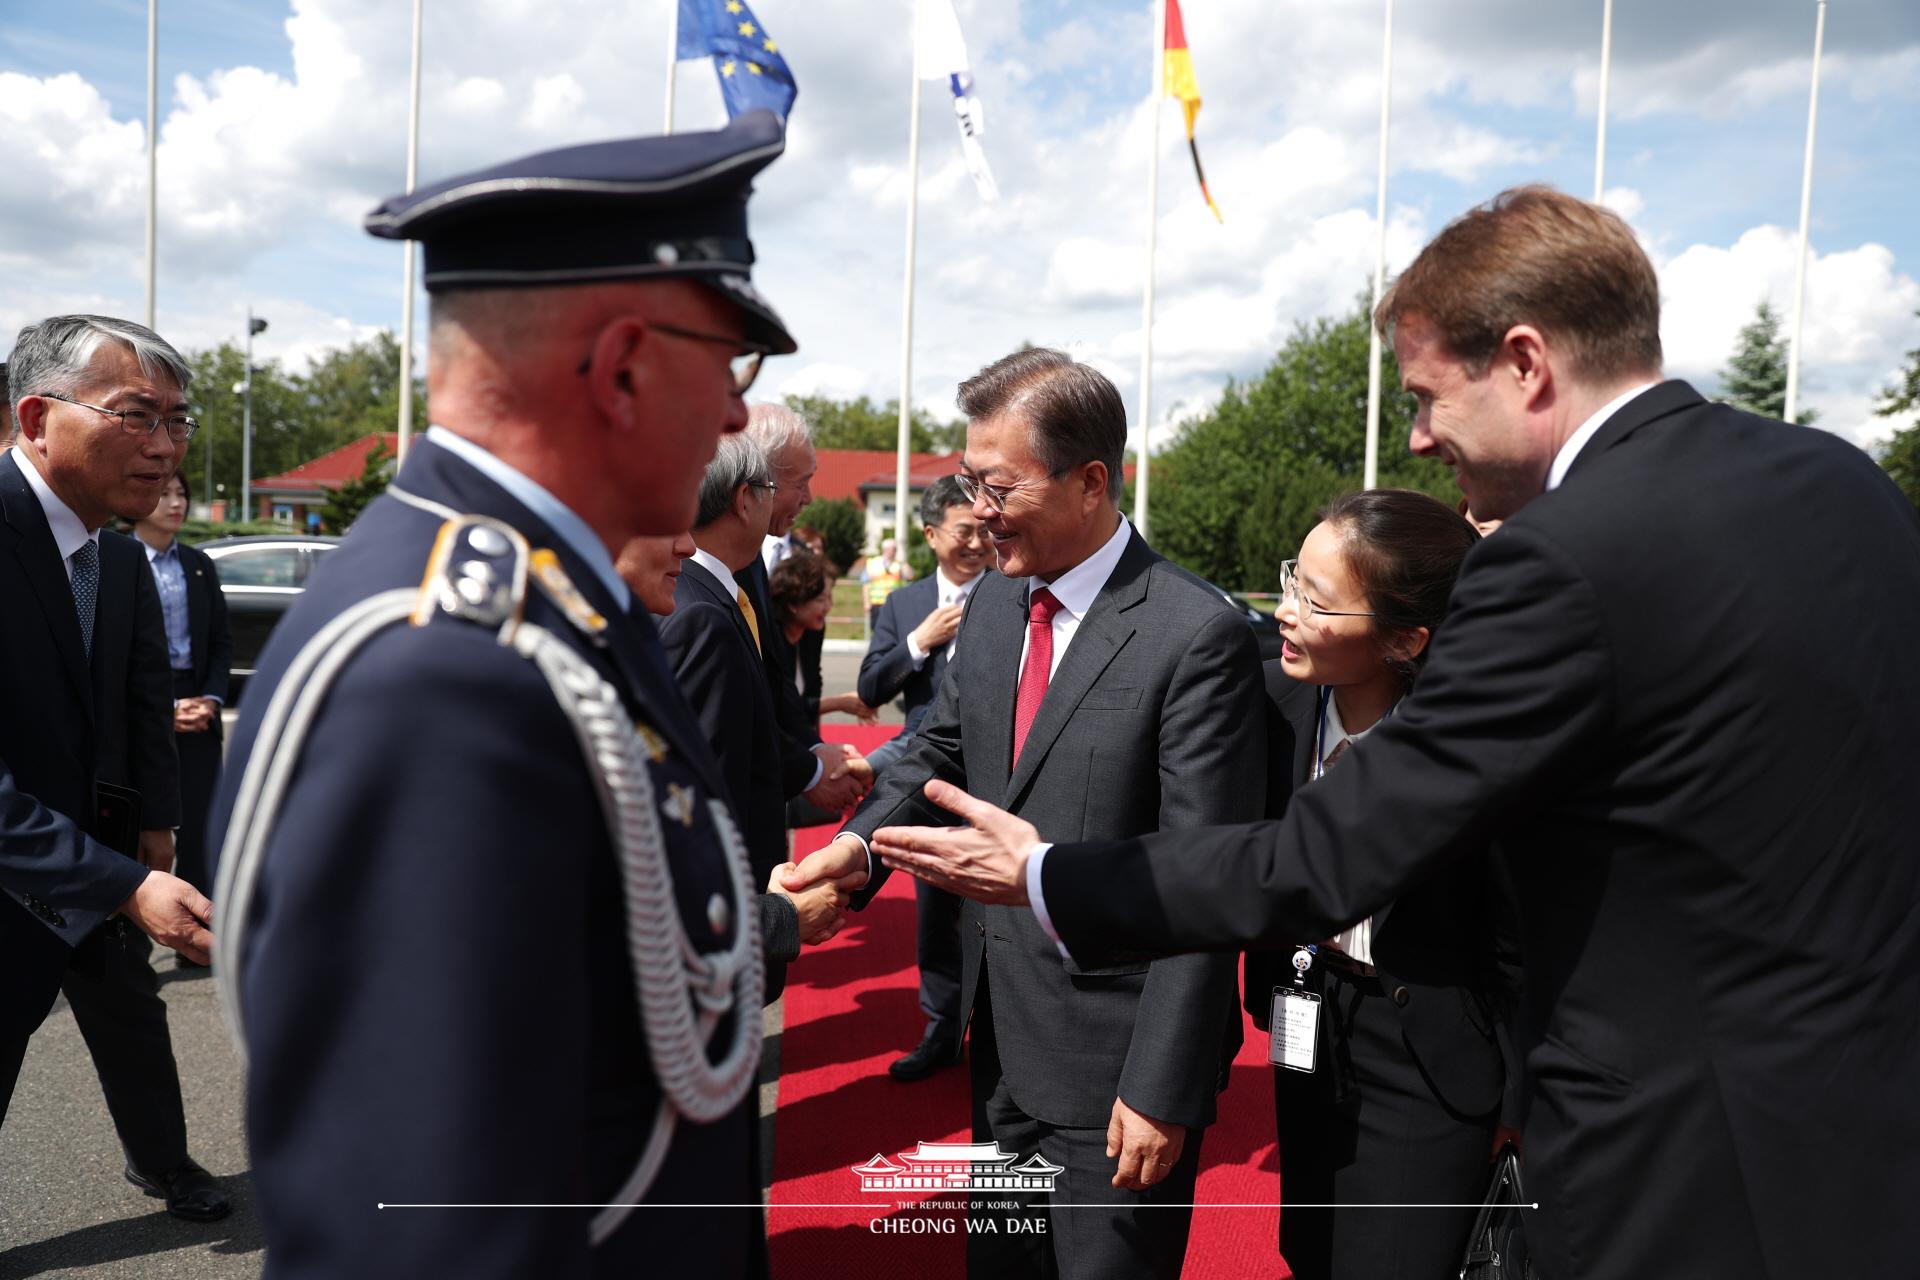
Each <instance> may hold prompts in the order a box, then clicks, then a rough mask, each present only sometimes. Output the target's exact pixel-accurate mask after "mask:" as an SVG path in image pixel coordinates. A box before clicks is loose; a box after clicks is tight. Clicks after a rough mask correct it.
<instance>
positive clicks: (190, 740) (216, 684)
mask: <svg viewBox="0 0 1920 1280" xmlns="http://www.w3.org/2000/svg"><path fill="white" fill-rule="evenodd" d="M174 545H175V546H177V547H178V548H179V549H180V568H181V570H182V572H183V573H184V575H185V577H186V582H187V635H188V636H189V637H190V638H191V639H192V643H193V666H192V668H191V669H190V670H187V671H175V672H174V675H173V696H174V697H176V698H217V699H219V700H220V702H221V703H223V704H224V703H225V702H226V701H227V678H228V675H229V669H230V668H231V667H232V665H233V632H232V630H231V629H230V628H229V627H228V625H227V598H226V595H225V593H223V592H222V591H221V590H220V574H219V572H218V571H217V570H216V569H215V568H214V567H213V559H212V558H211V557H210V556H208V555H207V554H206V552H204V551H201V550H200V549H199V548H198V547H190V546H188V545H187V544H186V543H184V542H176V543H175V544H174ZM222 735H223V727H222V722H221V718H220V712H219V710H218V709H216V710H215V711H214V713H213V723H212V725H211V726H210V727H209V728H208V729H207V730H205V731H204V732H201V733H177V734H175V735H174V747H175V749H176V750H177V751H178V753H179V756H180V830H179V833H178V836H177V843H176V846H175V850H174V856H175V866H174V873H175V874H176V875H178V876H179V877H180V878H181V879H182V880H186V881H188V882H190V883H191V884H192V885H193V886H194V887H195V888H197V889H199V890H200V891H201V892H202V893H206V894H211V893H212V892H213V879H212V877H211V876H209V875H208V874H207V868H208V863H209V861H210V859H209V858H208V857H207V851H206V839H207V817H208V814H209V812H210V811H211V810H212V808H213V792H214V788H215V786H217V785H218V783H219V781H220V754H221V753H220V740H221V737H222Z"/></svg>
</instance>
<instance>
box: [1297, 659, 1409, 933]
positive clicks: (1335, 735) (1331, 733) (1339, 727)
mask: <svg viewBox="0 0 1920 1280" xmlns="http://www.w3.org/2000/svg"><path fill="white" fill-rule="evenodd" d="M1326 705H1327V718H1326V722H1325V723H1324V724H1322V725H1320V726H1318V728H1319V732H1320V740H1319V742H1318V744H1317V749H1318V751H1319V753H1320V759H1319V761H1318V764H1317V767H1316V768H1315V769H1314V771H1313V773H1314V778H1315V780H1316V781H1317V780H1318V779H1319V778H1321V777H1322V776H1324V775H1325V773H1326V769H1327V757H1329V756H1331V755H1332V754H1333V753H1334V752H1335V751H1337V750H1339V748H1340V744H1341V743H1343V742H1347V743H1355V744H1357V743H1358V742H1359V741H1360V740H1361V739H1362V738H1364V737H1366V736H1367V735H1368V734H1370V733H1372V732H1373V731H1374V730H1375V729H1378V728H1379V727H1380V726H1381V724H1382V723H1383V722H1385V720H1386V718H1387V716H1381V717H1380V719H1378V720H1376V721H1374V722H1373V723H1372V724H1371V725H1368V726H1367V727H1366V728H1364V729H1362V730H1361V731H1360V732H1358V733H1348V732H1347V730H1346V726H1345V725H1343V724H1341V723H1340V700H1339V699H1338V698H1336V697H1332V696H1329V697H1328V698H1327V700H1326ZM1394 705H1395V706H1398V705H1399V704H1398V703H1395V704H1394ZM1392 714H1393V712H1392V711H1391V710H1389V711H1388V712H1387V715H1388V716H1390V715H1392ZM1349 750H1351V748H1349ZM1327 945H1328V946H1330V947H1332V948H1333V949H1334V950H1335V951H1339V952H1342V953H1343V954H1345V955H1347V956H1349V957H1350V958H1352V959H1353V960H1354V961H1356V962H1357V963H1360V964H1364V965H1371V964H1372V963H1373V917H1372V916H1368V917H1367V918H1366V919H1365V920H1362V921H1361V922H1360V923H1359V924H1356V925H1355V926H1353V928H1351V929H1342V930H1341V931H1340V932H1339V933H1336V934H1334V935H1333V940H1332V941H1331V942H1329V943H1328V944H1327Z"/></svg>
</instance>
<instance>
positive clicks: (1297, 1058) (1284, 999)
mask: <svg viewBox="0 0 1920 1280" xmlns="http://www.w3.org/2000/svg"><path fill="white" fill-rule="evenodd" d="M1267 1025H1268V1026H1269V1027H1271V1028H1272V1039H1271V1040H1270V1041H1269V1042H1268V1044H1267V1061H1268V1062H1271V1063H1272V1064H1273V1065H1274V1066H1276V1067H1285V1068H1287V1069H1288V1070H1289V1071H1307V1072H1310V1071H1312V1070H1313V1067H1314V1053H1315V1049H1316V1047H1317V1046H1318V1045H1319V1043H1320V997H1319V996H1317V995H1315V994H1314V993H1313V992H1311V991H1299V990H1296V989H1294V988H1292V987H1275V988H1274V989H1273V1016H1272V1018H1271V1019H1270V1020H1269V1021H1268V1023H1267Z"/></svg>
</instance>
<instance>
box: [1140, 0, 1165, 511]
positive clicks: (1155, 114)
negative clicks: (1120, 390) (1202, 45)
mask: <svg viewBox="0 0 1920 1280" xmlns="http://www.w3.org/2000/svg"><path fill="white" fill-rule="evenodd" d="M1152 43H1153V74H1152V76H1151V77H1149V78H1148V80H1147V83H1148V84H1149V85H1151V86H1152V90H1151V96H1150V97H1149V98H1148V99H1147V116H1148V118H1149V121H1150V123H1149V124H1148V125H1147V136H1148V137H1149V138H1150V139H1151V141H1150V142H1149V143H1148V144H1147V268H1146V277H1147V287H1146V289H1145V290H1144V291H1143V292H1142V293H1141V298H1140V467H1139V472H1138V474H1137V475H1136V476H1135V477H1134V490H1133V524H1134V527H1135V528H1137V529H1138V530H1139V531H1140V536H1141V537H1142V538H1145V537H1146V536H1147V465H1148V459H1150V458H1151V457H1152V456H1153V259H1154V248H1155V244H1154V242H1155V239H1156V236H1157V234H1158V232H1159V227H1160V106H1161V103H1160V99H1161V97H1162V96H1163V95H1164V94H1165V93H1166V91H1167V81H1166V75H1167V50H1166V43H1167V0H1153V42H1152Z"/></svg>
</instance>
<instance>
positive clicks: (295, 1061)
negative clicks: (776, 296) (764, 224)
mask: <svg viewBox="0 0 1920 1280" xmlns="http://www.w3.org/2000/svg"><path fill="white" fill-rule="evenodd" d="M781 146H782V133H781V129H780V125H779V122H778V121H777V120H775V119H773V118H772V117H771V116H769V115H767V114H765V113H752V114H748V115H743V116H741V117H739V118H738V119H736V120H735V121H733V123H732V124H730V125H729V126H728V127H727V128H725V129H723V130H720V131H718V132H713V133H682V134H675V135H673V136H672V137H668V138H635V139H625V140H621V141H617V142H609V143H603V144H596V145H593V146H588V147H576V148H569V149H566V150H563V151H559V152H549V153H545V154H542V155H536V156H528V157H524V158H522V159H519V160H516V161H512V162H509V163H507V164H504V165H501V166H498V167H496V168H494V169H491V170H489V171H486V172H482V173H475V174H468V175H464V176H462V177H458V178H453V179H450V180H448V181H445V182H442V183H439V184H435V185H432V186H427V187H423V188H421V189H420V190H418V191H416V192H414V193H412V194H410V195H408V196H404V197H397V198H395V199H394V200H392V201H389V202H388V203H387V204H386V205H384V206H383V207H381V208H380V209H378V210H376V211H375V212H374V213H373V214H371V215H370V216H369V218H368V220H367V222H368V227H369V229H370V230H372V231H374V232H375V233H376V234H379V235H382V236H386V237H391V238H402V237H405V238H416V239H420V240H422V241H424V242H425V282H426V286H427V289H428V291H429V293H430V294H431V295H432V297H433V318H432V325H433V329H432V360H431V362H430V364H429V370H428V403H429V405H430V407H431V409H432V413H433V421H434V424H435V425H434V426H433V427H432V428H431V429H429V430H428V432H427V433H426V438H425V439H423V440H421V441H419V442H418V443H416V444H415V445H414V446H413V448H412V450H411V451H410V452H409V454H408V456H407V459H406V461H405V463H404V464H403V465H402V467H401V469H400V473H399V475H398V476H397V477H396V478H395V480H394V483H393V485H392V487H391V488H389V490H388V491H387V493H386V494H385V495H383V496H382V497H380V498H379V499H378V500H377V501H375V502H374V503H373V504H371V505H370V506H369V507H368V508H367V510H366V512H365V513H364V514H363V515H362V516H361V518H360V519H359V520H358V521H357V522H356V523H355V525H354V527H353V530H352V531H351V532H350V533H349V534H348V535H347V537H346V540H345V541H344V542H343V543H342V544H341V546H340V548H339V549H338V550H336V551H334V552H332V553H331V554H330V555H329V556H328V557H327V561H326V563H324V564H322V565H321V566H320V568H319V569H318V570H317V571H316V572H315V573H314V575H313V577H312V579H311V580H310V582H309V584H308V587H307V590H306V592H305V594H304V595H303V596H302V597H301V599H300V601H299V602H298V603H297V604H296V605H295V606H294V608H293V609H292V610H290V611H289V612H288V614H287V616H286V618H285V619H284V620H283V621H282V622H281V624H280V626H279V627H278V628H277V629H276V630H275V632H274V635H273V638H272V640H271V641H270V642H269V643H268V645H267V648H266V651H265V652H264V653H263V654H262V655H261V661H260V670H259V674H258V675H256V676H255V678H254V679H255V683H256V684H257V686H258V690H259V691H258V692H257V693H254V692H252V691H251V690H250V691H249V692H250V696H249V697H248V698H247V700H246V706H245V709H244V710H243V712H242V715H241V720H240V724H239V726H238V728H237V729H236V732H235V735H234V742H233V755H232V767H231V768H229V769H228V771H227V779H228V781H227V782H226V783H225V784H224V786H223V788H222V798H221V801H220V805H219V808H220V812H218V813H217V814H216V817H215V827H216V833H217V832H218V830H220V829H229V828H230V829H229V834H228V837H227V842H226V844H225V845H224V846H221V847H222V853H221V865H220V867H219V882H218V883H219V891H218V893H217V894H216V900H217V901H218V902H219V910H220V912H221V915H220V918H219V922H218V923H219V927H220V929H221V938H222V947H221V952H220V957H219V962H220V965H221V967H222V968H223V970H224V971H225V972H224V975H223V976H224V979H225V986H226V989H227V991H228V993H229V996H230V999H229V1006H228V1012H229V1014H230V1015H236V1016H238V1017H239V1019H240V1022H239V1025H240V1027H241V1029H242V1030H243V1032H244V1038H245V1042H246V1045H247V1050H248V1055H249V1060H250V1061H249V1066H250V1072H249V1077H248V1098H247V1120H248V1133H249V1139H250V1143H251V1148H252V1154H253V1159H254V1185H255V1187H256V1189H257V1191H258V1195H259V1203H260V1215H261V1220H262V1222H263V1224H264V1226H265V1228H266V1236H267V1258H268V1263H267V1267H268V1274H269V1275H279V1276H288V1277H291V1276H315V1277H320V1276H325V1277H336V1276H342V1275H353V1276H363V1277H387V1276H392V1277H400V1276H420V1275H483V1274H484V1275H540V1276H567V1277H584V1276H590V1275H599V1276H631V1275H637V1274H648V1275H654V1274H659V1275H686V1274H692V1273H695V1272H698V1273H699V1274H701V1275H713V1276H727V1277H739V1276H749V1275H763V1274H765V1270H766V1256H765V1239H764V1231H763V1227H762V1221H761V1214H760V1211H759V1209H758V1207H757V1206H758V1203H759V1181H758V1177H757V1168H756V1161H755V1159H754V1142H755V1138H754V1128H755V1095H754V1093H753V1090H752V1084H753V1077H754V1072H755V1070H756V1069H757V1067H758V1065H759V1059H760V1049H759V1029H760V1008H759V999H760V993H761V981H760V965H759V957H758V955H757V948H758V945H759V929H758V925H757V922H756V920H755V915H754V912H755V899H756V897H757V894H755V892H754V890H755V888H756V886H754V885H753V884H752V883H751V881H750V874H751V873H750V871H749V869H748V867H747V865H746V855H745V850H744V849H743V848H741V847H740V844H739V841H738V837H737V836H736V835H735V834H734V828H735V823H734V821H733V818H732V816H731V814H730V812H729V808H728V805H727V803H726V795H727V789H726V785H725V782H724V780H723V779H722V778H721V776H720V772H719V770H718V768H716V767H715V765H714V762H713V759H712V755H711V752H710V751H709V750H708V748H707V744H706V741H705V739H704V737H703V735H702V734H701V732H700V727H699V725H698V724H697V723H696V722H695V720H694V718H693V716H692V713H691V712H690V711H689V710H688V708H687V707H686V705H685V703H684V701H683V700H682V699H681V698H680V696H679V693H678V691H677V690H676V689H675V688H674V685H673V681H672V677H671V675H670V674H669V673H668V670H667V667H666V662H665V658H664V655H663V654H662V652H661V649H660V645H659V640H658V636H657V634H656V633H655V632H654V630H653V626H652V623H651V620H650V619H649V618H648V616H647V615H646V614H645V612H643V611H641V610H639V609H635V608H633V607H632V594H631V591H630V589H629V588H628V587H627V585H626V583H624V582H623V581H621V579H620V577H619V575H618V573H617V572H616V570H615V568H614V560H613V552H614V551H616V550H617V549H620V548H623V547H625V546H626V545H627V544H628V543H629V542H630V541H632V540H633V539H634V538H636V537H639V536H644V535H658V534H671V533H676V532H679V531H681V530H684V529H685V528H686V527H687V526H688V525H689V524H690V523H691V522H692V518H693V514H694V499H695V492H696V489H697V487H698V484H699V480H700V476H701V473H702V471H703V470H704V468H705V467H706V465H707V462H708V460H709V459H710V458H711V457H712V456H713V452H714V449H715V446H716V444H717V443H718V441H719V439H720V437H721V436H722V435H723V434H726V433H729V432H734V431H738V430H740V429H741V428H742V427H743V426H744V425H745V424H746V403H745V401H744V399H743V398H742V397H743V395H744V393H745V391H746V388H747V386H748V385H750V383H751V382H752V379H753V376H754V375H755V373H756V372H757V371H758V367H759V361H760V358H761V357H762V356H764V355H766V354H770V353H785V352H790V351H792V350H793V349H794V343H793V340H792V338H791V337H790V336H789V335H788V333H787V331H786V329H785V327H784V326H783V325H782V324H781V323H780V321H779V318H778V317H777V316H776V315H775V314H774V313H773V311H772V310H771V309H770V308H769V307H768V305H767V303H766V302H765V301H764V300H763V299H762V298H761V297H760V295H759V294H758V293H757V292H756V291H755V290H754V289H753V287H752V286H751V285H750V284H749V283H748V275H749V264H750V263H751V262H752V259H753V250H752V246H751V244H750V243H749V242H748V240H747V235H746V232H747V228H746V205H747V191H748V183H749V181H750V179H751V177H752V175H753V174H755V173H756V172H758V171H759V170H760V169H762V168H763V167H764V166H765V165H766V164H767V163H769V162H770V161H771V160H772V159H773V158H774V156H776V155H777V154H778V153H779V151H780V150H781ZM409 601H414V602H415V603H412V604H410V603H408V602H409ZM396 602H397V605H396ZM349 610H353V611H355V615H354V616H356V617H361V618H363V619H368V620H369V622H368V629H367V630H366V631H364V632H362V633H359V638H358V640H357V642H356V641H354V640H352V639H351V638H347V637H338V636H334V635H333V634H331V633H329V634H328V635H325V636H322V635H321V632H322V630H323V628H326V627H328V626H329V625H333V624H336V623H338V622H339V620H340V618H341V616H342V615H343V614H344V613H346V611H349ZM396 610H397V611H396ZM376 622H377V623H379V624H380V625H378V626H375V625H374V623H376ZM409 622H411V624H412V625H409ZM316 637H318V638H319V640H318V643H314V642H315V640H316ZM323 655H324V656H325V658H326V659H327V662H328V663H329V664H331V665H329V666H328V667H327V669H326V670H325V671H323V672H317V673H310V672H309V671H308V670H307V669H306V666H305V664H306V663H307V662H308V661H309V660H312V659H317V658H319V657H321V656H323ZM282 693H285V694H286V695H287V697H289V698H296V697H297V698H301V699H303V700H311V701H310V703H309V705H311V706H312V707H314V708H315V711H314V713H313V719H312V720H311V723H310V724H309V725H307V726H306V728H305V731H304V733H303V732H302V730H301V722H300V721H299V720H297V719H296V720H291V721H284V722H283V721H281V720H278V719H274V718H271V717H272V716H273V711H272V708H273V705H274V703H275V701H276V698H277V697H278V695H280V694H282ZM303 714H304V712H303ZM268 758H272V759H276V760H283V759H284V760H292V759H297V760H298V761H299V768H298V769H297V770H295V771H293V772H292V773H291V774H290V776H289V777H288V779H287V781H286V783H285V785H284V786H279V785H274V784H273V782H272V779H270V778H269V777H268V776H267V775H265V774H264V773H263V772H262V768H263V766H264V762H265V760H266V759H268ZM250 773H251V774H252V776H251V777H249V774H250ZM343 958H344V962H343ZM695 988H697V996H696V994H695ZM382 1201H384V1202H386V1205H387V1207H386V1208H385V1209H384V1210H383V1209H381V1208H380V1207H379V1206H380V1204H381V1202H382ZM395 1201H402V1202H407V1203H414V1204H450V1203H452V1204H493V1205H513V1206H519V1207H515V1208H501V1209H497V1210H485V1211H478V1212H470V1213H469V1212H449V1211H446V1210H439V1209H432V1208H414V1209H395V1208H393V1202H395ZM636 1203H645V1204H647V1205H649V1206H655V1205H658V1206H685V1205H689V1204H703V1205H716V1206H729V1207H721V1208H713V1209H690V1208H680V1207H673V1208H668V1207H660V1208H651V1207H650V1208H647V1209H643V1210H640V1211H637V1212H635V1211H632V1209H631V1206H633V1205H634V1204H636ZM580 1205H592V1206H601V1207H598V1208H595V1209H593V1210H591V1211H582V1210H580V1209H578V1208H573V1207H568V1206H580ZM527 1206H546V1207H531V1208H530V1207H527ZM607 1206H612V1207H607Z"/></svg>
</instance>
